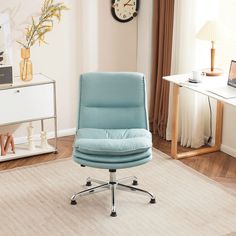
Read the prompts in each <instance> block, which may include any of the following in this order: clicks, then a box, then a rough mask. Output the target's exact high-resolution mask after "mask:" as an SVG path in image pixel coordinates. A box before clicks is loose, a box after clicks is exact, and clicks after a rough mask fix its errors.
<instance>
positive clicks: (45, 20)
mask: <svg viewBox="0 0 236 236" xmlns="http://www.w3.org/2000/svg"><path fill="white" fill-rule="evenodd" d="M64 10H68V8H67V7H66V6H65V4H64V3H54V0H44V3H43V6H42V8H41V14H40V17H39V19H38V21H37V22H36V21H35V19H34V18H33V17H32V18H31V25H30V26H28V27H27V28H26V29H25V30H26V32H25V42H20V41H17V42H18V43H19V44H21V46H23V47H24V48H30V47H31V46H33V45H34V44H35V43H36V42H37V41H38V42H39V45H41V44H42V43H47V42H46V41H45V40H44V39H45V34H46V33H47V32H49V31H51V30H52V29H53V20H54V19H57V20H58V23H59V22H60V20H61V13H62V11H64Z"/></svg>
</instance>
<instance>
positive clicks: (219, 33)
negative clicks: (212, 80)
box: [196, 21, 226, 76]
mask: <svg viewBox="0 0 236 236" xmlns="http://www.w3.org/2000/svg"><path fill="white" fill-rule="evenodd" d="M225 36H226V30H225V27H224V26H223V25H222V24H221V23H220V22H217V21H208V22H206V23H205V25H203V27H202V28H201V29H200V31H199V32H198V33H197V35H196V37H197V38H199V39H202V40H208V41H211V68H209V69H204V70H203V72H205V73H206V75H207V76H218V75H221V74H222V73H223V71H222V70H221V69H219V68H215V42H216V41H222V40H224V39H225Z"/></svg>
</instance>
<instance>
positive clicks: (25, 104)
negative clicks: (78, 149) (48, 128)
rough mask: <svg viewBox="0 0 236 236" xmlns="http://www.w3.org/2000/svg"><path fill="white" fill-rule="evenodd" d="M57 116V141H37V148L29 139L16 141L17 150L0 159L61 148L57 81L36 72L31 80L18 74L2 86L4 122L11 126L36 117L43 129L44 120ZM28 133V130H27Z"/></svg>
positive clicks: (0, 107)
mask: <svg viewBox="0 0 236 236" xmlns="http://www.w3.org/2000/svg"><path fill="white" fill-rule="evenodd" d="M47 119H54V132H55V135H54V136H55V143H54V145H53V146H51V145H46V146H45V145H42V142H41V141H40V140H39V141H38V143H37V142H36V141H35V145H34V148H31V149H30V148H29V145H28V143H25V144H16V145H15V153H12V152H11V151H9V153H8V154H7V155H6V156H0V162H2V161H7V160H12V159H17V158H23V157H27V156H28V157H29V156H33V155H39V154H43V153H50V152H55V153H56V152H57V115H56V86H55V81H54V80H52V79H49V78H48V77H46V76H45V75H42V74H36V75H34V76H33V79H32V80H31V81H29V82H24V81H21V80H20V79H19V78H17V77H16V78H15V80H14V83H13V85H12V86H8V87H0V126H1V127H2V126H8V125H13V124H20V123H29V122H33V121H39V122H41V133H42V132H45V130H44V120H47ZM26 132H27V131H26ZM26 135H27V134H26Z"/></svg>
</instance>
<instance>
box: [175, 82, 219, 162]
mask: <svg viewBox="0 0 236 236" xmlns="http://www.w3.org/2000/svg"><path fill="white" fill-rule="evenodd" d="M172 104H173V117H172V139H171V157H172V158H175V159H181V158H186V157H192V156H197V155H202V154H206V153H211V152H216V151H219V150H220V146H221V139H222V121H223V103H222V102H220V101H217V110H216V126H215V145H214V146H212V147H201V148H198V149H195V150H192V151H187V152H182V153H178V152H177V147H178V146H177V145H178V124H179V86H178V85H175V84H174V87H173V103H172Z"/></svg>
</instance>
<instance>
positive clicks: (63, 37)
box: [0, 0, 137, 137]
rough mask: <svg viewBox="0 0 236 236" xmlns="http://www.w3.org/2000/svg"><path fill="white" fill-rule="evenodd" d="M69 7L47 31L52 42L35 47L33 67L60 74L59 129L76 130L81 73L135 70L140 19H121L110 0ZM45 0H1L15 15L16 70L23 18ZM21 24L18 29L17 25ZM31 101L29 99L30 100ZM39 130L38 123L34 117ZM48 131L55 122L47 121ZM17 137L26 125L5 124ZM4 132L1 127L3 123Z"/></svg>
mask: <svg viewBox="0 0 236 236" xmlns="http://www.w3.org/2000/svg"><path fill="white" fill-rule="evenodd" d="M64 2H65V4H66V5H67V6H68V7H69V8H70V10H69V11H66V12H63V17H62V20H61V22H60V23H59V24H57V23H56V24H55V26H54V29H53V31H52V32H49V33H48V34H47V35H46V41H47V42H48V45H42V46H40V47H39V46H38V45H35V46H33V47H32V49H31V60H32V62H33V67H34V68H33V69H34V73H37V72H41V73H43V74H45V75H47V76H49V77H50V78H52V79H54V80H56V86H57V115H58V130H59V134H61V135H64V134H65V135H66V134H70V133H73V131H74V128H75V127H76V113H77V102H78V99H77V97H78V78H79V75H80V74H81V73H82V72H88V71H136V69H137V19H134V20H132V21H131V22H128V23H125V24H122V23H120V22H118V21H116V20H114V18H113V17H112V15H111V10H110V7H111V1H110V0H64ZM41 3H42V0H34V1H32V0H8V1H5V0H0V12H2V11H4V12H9V13H11V17H12V20H13V22H12V23H13V24H12V34H13V39H14V40H13V47H14V48H13V51H14V65H13V66H14V72H15V74H19V62H20V46H19V45H18V44H17V43H16V42H15V40H16V39H17V38H18V37H19V36H20V35H21V34H22V32H23V29H24V26H23V23H24V22H30V16H32V15H35V13H37V12H38V11H39V10H40V7H41ZM18 29H20V30H18ZM29 102H30V100H29ZM34 126H35V132H37V131H39V125H38V124H37V122H34ZM46 128H47V130H48V131H52V130H53V122H50V121H47V122H46ZM9 129H11V130H12V131H14V136H15V137H21V136H25V135H26V128H25V125H15V126H14V127H5V128H4V130H5V131H7V130H9ZM0 132H3V130H2V129H1V130H0Z"/></svg>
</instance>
